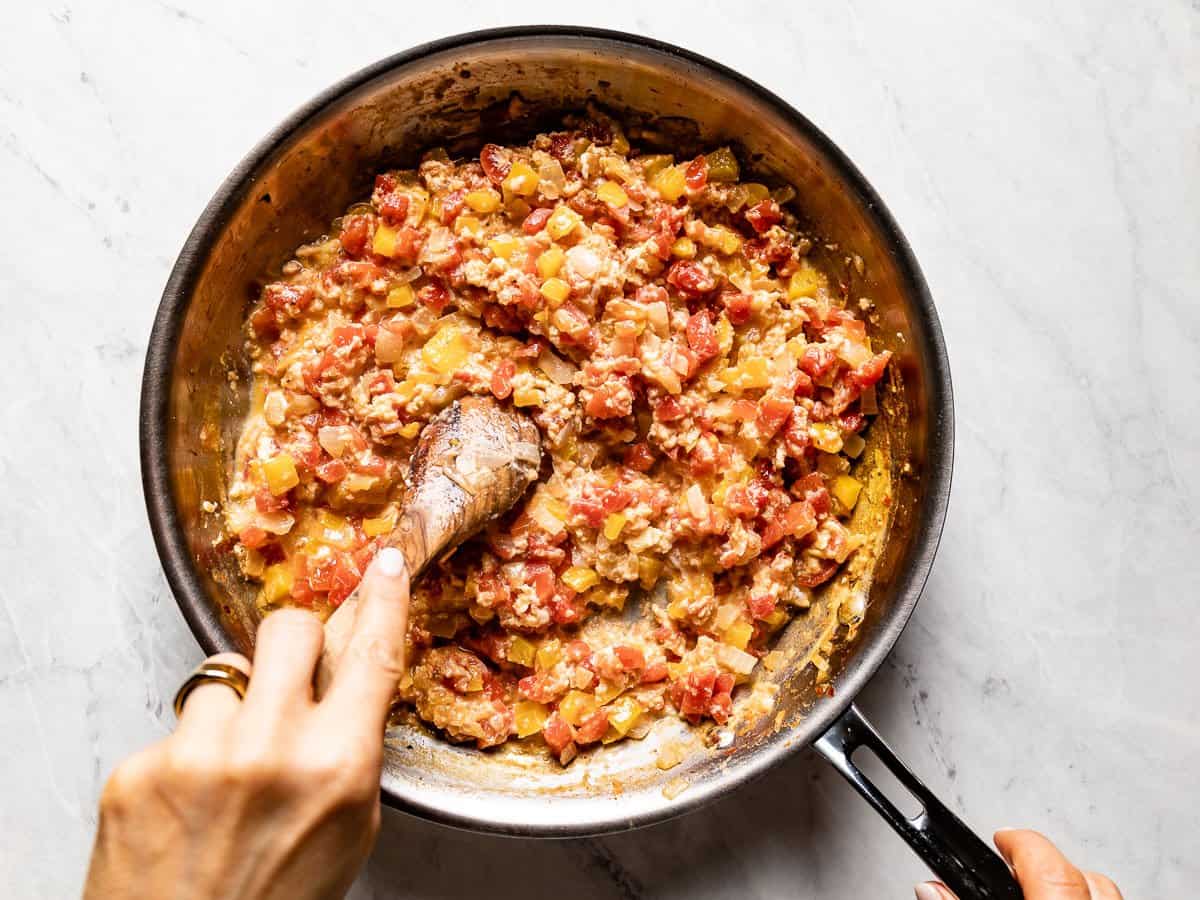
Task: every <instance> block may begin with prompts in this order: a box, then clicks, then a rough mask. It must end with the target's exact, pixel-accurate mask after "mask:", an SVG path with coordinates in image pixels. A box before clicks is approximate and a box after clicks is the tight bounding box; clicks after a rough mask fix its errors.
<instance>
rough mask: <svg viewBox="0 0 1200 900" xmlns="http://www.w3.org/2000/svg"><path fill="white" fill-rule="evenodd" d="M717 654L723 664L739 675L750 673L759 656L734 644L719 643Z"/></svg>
mask: <svg viewBox="0 0 1200 900" xmlns="http://www.w3.org/2000/svg"><path fill="white" fill-rule="evenodd" d="M716 654H717V659H718V660H720V662H721V665H723V666H724V667H725V668H727V669H729V670H730V671H732V672H736V673H737V674H739V675H749V674H750V673H751V672H753V671H754V667H755V666H756V665H757V664H758V657H756V656H754V655H753V654H751V653H747V652H746V651H745V650H739V649H738V648H737V647H734V646H733V645H732V644H717V650H716Z"/></svg>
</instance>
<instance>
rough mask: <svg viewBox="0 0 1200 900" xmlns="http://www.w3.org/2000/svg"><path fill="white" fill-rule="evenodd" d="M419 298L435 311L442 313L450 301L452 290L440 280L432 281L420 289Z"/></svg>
mask: <svg viewBox="0 0 1200 900" xmlns="http://www.w3.org/2000/svg"><path fill="white" fill-rule="evenodd" d="M417 299H418V300H420V301H421V302H422V303H424V304H425V305H426V306H428V307H429V308H430V309H431V310H433V312H434V313H436V314H437V315H441V313H442V310H444V309H445V308H446V304H447V303H449V302H450V292H449V291H448V290H446V286H445V285H444V284H442V283H441V282H440V281H431V282H429V284H427V285H425V286H424V287H423V288H421V289H420V290H419V291H417Z"/></svg>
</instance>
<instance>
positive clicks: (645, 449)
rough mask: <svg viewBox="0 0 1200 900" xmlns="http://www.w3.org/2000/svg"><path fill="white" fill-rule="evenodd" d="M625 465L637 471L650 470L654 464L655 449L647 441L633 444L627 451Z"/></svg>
mask: <svg viewBox="0 0 1200 900" xmlns="http://www.w3.org/2000/svg"><path fill="white" fill-rule="evenodd" d="M625 465H626V466H628V467H629V468H631V469H633V470H634V471H635V472H649V471H650V469H651V468H653V466H654V451H653V450H651V449H650V445H649V444H647V443H646V442H645V441H639V442H638V443H636V444H631V445H630V447H629V449H628V450H626V451H625Z"/></svg>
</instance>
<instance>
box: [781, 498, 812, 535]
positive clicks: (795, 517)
mask: <svg viewBox="0 0 1200 900" xmlns="http://www.w3.org/2000/svg"><path fill="white" fill-rule="evenodd" d="M816 527H817V515H816V513H815V512H814V511H813V508H812V506H811V505H810V504H809V503H808V502H806V501H801V502H800V503H793V504H792V505H791V506H789V507H788V508H787V512H785V513H784V515H783V530H784V531H785V532H786V533H788V534H790V535H791V536H792V537H804V536H805V535H806V534H809V533H810V532H812V531H815V530H816Z"/></svg>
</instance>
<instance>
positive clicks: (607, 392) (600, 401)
mask: <svg viewBox="0 0 1200 900" xmlns="http://www.w3.org/2000/svg"><path fill="white" fill-rule="evenodd" d="M583 410H584V412H585V413H587V414H588V415H589V416H591V417H592V418H593V419H616V418H620V417H621V416H627V415H629V414H630V413H631V412H633V390H632V388H631V386H630V381H629V379H628V378H627V377H624V376H622V377H620V378H616V379H614V380H613V381H609V382H607V383H605V384H602V385H600V386H599V387H597V388H596V389H594V390H593V391H592V395H591V396H590V397H588V401H587V404H586V405H585V406H584V408H583Z"/></svg>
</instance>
